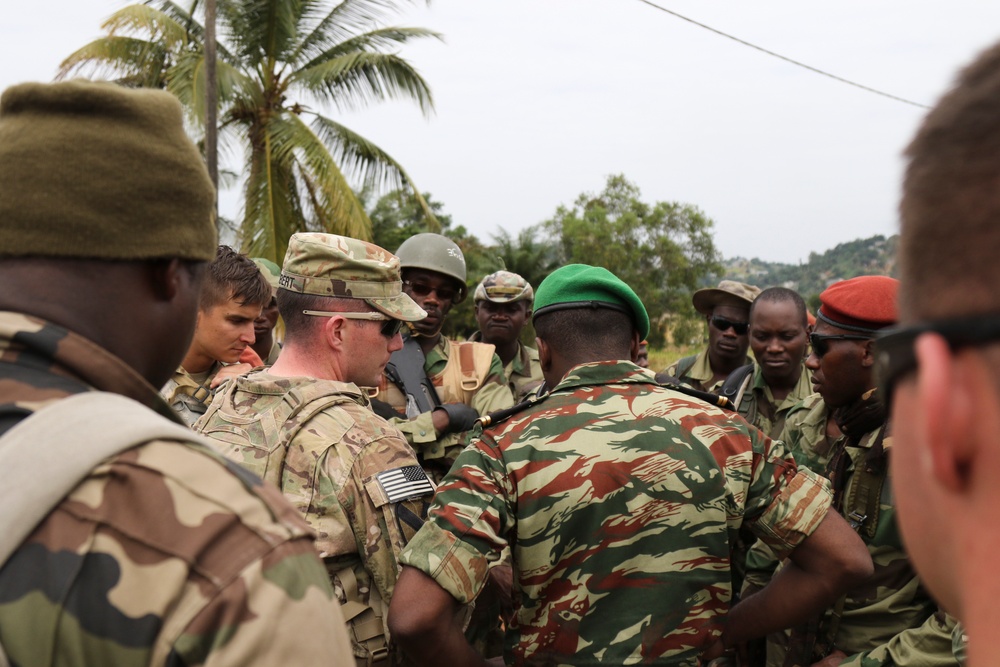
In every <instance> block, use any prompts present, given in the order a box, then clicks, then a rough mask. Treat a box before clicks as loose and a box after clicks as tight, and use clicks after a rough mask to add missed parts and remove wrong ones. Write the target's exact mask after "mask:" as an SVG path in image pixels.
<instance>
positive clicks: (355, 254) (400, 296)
mask: <svg viewBox="0 0 1000 667" xmlns="http://www.w3.org/2000/svg"><path fill="white" fill-rule="evenodd" d="M279 282H280V285H281V288H282V289H286V290H288V291H290V292H298V293H299V294H314V295H316V296H329V297H338V298H342V299H363V300H364V301H365V303H367V304H368V305H370V306H371V307H373V308H375V309H376V310H378V311H379V312H382V313H385V314H386V315H389V316H390V317H393V318H395V319H397V320H403V321H404V322H416V321H419V320H422V319H424V318H425V317H427V313H426V312H425V311H424V309H423V308H421V307H420V306H418V305H417V304H416V302H415V301H414V300H413V299H411V298H410V297H409V295H407V294H406V293H404V292H403V282H402V279H401V278H400V275H399V258H398V257H396V256H395V255H393V254H392V253H391V252H389V251H388V250H385V249H383V248H380V247H378V246H377V245H375V244H373V243H367V242H365V241H360V240H358V239H352V238H348V237H346V236H337V235H335V234H321V233H318V232H305V233H301V234H293V235H292V238H290V239H289V240H288V252H287V253H285V263H284V265H283V266H282V267H281V278H280V281H279Z"/></svg>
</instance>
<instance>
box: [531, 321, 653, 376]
mask: <svg viewBox="0 0 1000 667" xmlns="http://www.w3.org/2000/svg"><path fill="white" fill-rule="evenodd" d="M534 325H535V335H537V336H538V337H539V338H541V339H542V340H544V341H545V342H546V343H547V344H548V345H549V346H550V347H551V348H552V349H553V350H555V351H557V352H558V353H559V354H560V355H561V356H563V357H565V358H566V359H567V360H569V361H571V362H573V363H578V364H579V363H584V362H587V361H606V360H611V359H628V358H629V351H630V346H631V344H632V337H633V336H634V334H635V330H636V329H635V324H634V323H633V322H632V318H631V317H630V316H629V315H628V314H627V313H622V312H619V311H617V310H612V309H610V308H599V309H596V310H595V309H593V308H569V309H566V310H554V311H551V312H548V313H545V314H544V315H542V316H541V317H538V318H535V321H534Z"/></svg>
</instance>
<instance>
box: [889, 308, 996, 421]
mask: <svg viewBox="0 0 1000 667" xmlns="http://www.w3.org/2000/svg"><path fill="white" fill-rule="evenodd" d="M925 333H936V334H937V335H939V336H941V337H942V338H944V340H945V342H947V343H948V348H949V349H950V350H951V351H952V352H955V351H956V350H959V349H961V348H964V347H974V346H977V345H986V344H988V343H994V342H996V341H998V340H1000V315H979V316H975V317H960V318H954V319H947V320H935V321H932V322H922V323H920V324H914V325H912V326H907V327H895V328H892V329H887V330H886V331H885V332H883V333H882V334H880V335H879V337H878V338H877V339H876V341H875V378H876V381H877V382H878V389H879V392H880V393H881V396H882V400H883V402H884V403H885V404H886V405H891V404H892V394H893V391H894V390H895V388H896V385H897V384H899V381H900V380H902V379H903V378H904V377H905V376H907V375H909V374H910V373H912V372H913V371H915V370H917V354H916V351H915V350H914V348H913V346H914V343H915V342H916V340H917V338H918V337H919V336H920V335H922V334H925Z"/></svg>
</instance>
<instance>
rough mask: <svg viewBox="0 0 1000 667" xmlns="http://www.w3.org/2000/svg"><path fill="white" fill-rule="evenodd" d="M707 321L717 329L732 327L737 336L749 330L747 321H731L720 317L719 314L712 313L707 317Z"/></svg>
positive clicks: (722, 329) (723, 329) (724, 329)
mask: <svg viewBox="0 0 1000 667" xmlns="http://www.w3.org/2000/svg"><path fill="white" fill-rule="evenodd" d="M708 321H709V322H711V323H712V326H713V327H715V328H716V329H718V330H719V331H726V330H728V329H732V330H733V332H734V333H735V334H736V335H737V336H742V335H744V334H746V332H747V331H749V330H750V323H749V322H733V321H732V320H727V319H726V318H724V317H720V316H719V315H712V317H711V318H709V320H708Z"/></svg>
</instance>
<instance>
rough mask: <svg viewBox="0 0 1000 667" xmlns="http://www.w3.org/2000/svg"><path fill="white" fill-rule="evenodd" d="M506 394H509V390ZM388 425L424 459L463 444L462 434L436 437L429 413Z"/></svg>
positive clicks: (393, 421) (463, 437)
mask: <svg viewBox="0 0 1000 667" xmlns="http://www.w3.org/2000/svg"><path fill="white" fill-rule="evenodd" d="M507 393H510V390H509V389H508V390H507ZM389 423H390V424H392V425H393V426H395V427H396V428H397V429H399V431H400V433H402V434H403V437H404V438H406V442H408V443H409V444H410V446H411V447H413V449H414V450H415V451H417V452H420V453H421V454H422V455H423V457H424V458H425V459H440V458H443V457H444V456H445V452H446V451H447V450H448V449H449V448H451V447H455V446H464V444H465V434H464V433H446V434H444V435H442V436H440V437H438V435H437V431H435V430H434V424H433V423H432V421H431V413H430V412H424V413H422V414H420V415H419V416H417V418H416V419H390V420H389Z"/></svg>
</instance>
